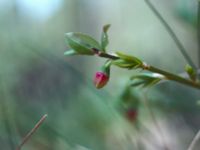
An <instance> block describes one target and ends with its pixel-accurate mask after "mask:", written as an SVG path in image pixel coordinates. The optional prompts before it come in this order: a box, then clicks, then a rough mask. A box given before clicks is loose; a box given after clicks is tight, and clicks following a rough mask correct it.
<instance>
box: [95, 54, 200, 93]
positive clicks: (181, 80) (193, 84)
mask: <svg viewBox="0 0 200 150" xmlns="http://www.w3.org/2000/svg"><path fill="white" fill-rule="evenodd" d="M96 55H97V56H99V57H103V58H108V59H112V60H116V59H120V58H119V57H118V56H114V55H111V54H108V53H104V52H101V51H98V53H96ZM140 67H141V68H142V69H144V70H148V71H150V72H154V73H159V74H161V75H164V76H165V78H166V79H167V80H172V81H175V82H178V83H181V84H185V85H188V86H190V87H194V88H197V89H200V84H199V83H198V82H194V81H192V80H189V79H186V78H183V77H181V76H179V75H176V74H173V73H170V72H167V71H164V70H161V69H159V68H156V67H154V66H150V65H147V64H145V63H143V64H142V65H141V66H140Z"/></svg>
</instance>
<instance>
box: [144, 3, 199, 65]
mask: <svg viewBox="0 0 200 150" xmlns="http://www.w3.org/2000/svg"><path fill="white" fill-rule="evenodd" d="M144 1H145V2H146V4H147V5H148V6H149V8H150V9H151V10H152V11H153V13H154V14H155V15H156V16H157V18H158V19H159V20H160V22H161V23H162V24H163V26H164V27H165V29H166V30H167V32H168V33H169V35H170V36H171V37H172V39H173V40H174V42H175V43H176V45H177V47H178V48H179V50H180V52H181V54H182V55H183V57H184V58H185V59H186V60H187V62H188V64H189V65H190V66H192V67H193V68H195V69H197V67H196V65H195V64H194V63H193V61H192V59H191V58H190V56H189V55H188V54H187V51H186V49H185V48H184V46H183V45H182V43H181V42H180V40H179V39H178V37H177V36H176V34H175V33H174V31H173V30H172V28H171V27H170V25H169V24H168V23H167V22H166V21H165V19H164V18H163V17H162V15H161V14H160V13H159V11H158V10H157V9H156V8H155V7H154V6H153V4H152V3H151V2H150V1H149V0H144ZM199 63H200V62H199Z"/></svg>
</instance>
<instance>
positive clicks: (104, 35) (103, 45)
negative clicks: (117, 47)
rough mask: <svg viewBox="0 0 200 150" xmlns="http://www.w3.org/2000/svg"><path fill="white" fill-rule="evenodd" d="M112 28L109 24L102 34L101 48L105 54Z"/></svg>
mask: <svg viewBox="0 0 200 150" xmlns="http://www.w3.org/2000/svg"><path fill="white" fill-rule="evenodd" d="M109 28H110V24H107V25H105V26H104V27H103V32H102V34H101V48H102V50H103V51H104V52H106V47H107V46H108V44H109V40H108V34H107V32H108V29H109Z"/></svg>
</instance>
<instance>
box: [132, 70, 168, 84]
mask: <svg viewBox="0 0 200 150" xmlns="http://www.w3.org/2000/svg"><path fill="white" fill-rule="evenodd" d="M163 78H164V76H162V75H160V74H157V73H142V74H139V75H135V76H133V77H131V80H132V83H131V86H142V87H149V86H153V85H155V84H157V83H158V82H159V81H160V80H162V79H163Z"/></svg>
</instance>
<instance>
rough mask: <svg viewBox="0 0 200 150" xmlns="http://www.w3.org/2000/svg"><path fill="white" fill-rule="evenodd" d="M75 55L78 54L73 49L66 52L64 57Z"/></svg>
mask: <svg viewBox="0 0 200 150" xmlns="http://www.w3.org/2000/svg"><path fill="white" fill-rule="evenodd" d="M76 54H78V53H77V52H76V51H75V50H73V49H70V50H67V51H66V52H64V55H66V56H71V55H76Z"/></svg>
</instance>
